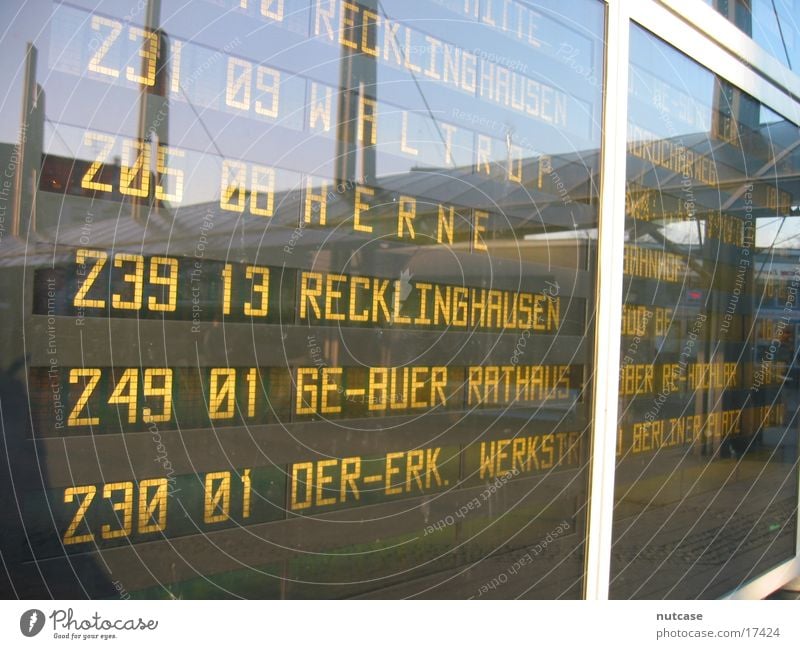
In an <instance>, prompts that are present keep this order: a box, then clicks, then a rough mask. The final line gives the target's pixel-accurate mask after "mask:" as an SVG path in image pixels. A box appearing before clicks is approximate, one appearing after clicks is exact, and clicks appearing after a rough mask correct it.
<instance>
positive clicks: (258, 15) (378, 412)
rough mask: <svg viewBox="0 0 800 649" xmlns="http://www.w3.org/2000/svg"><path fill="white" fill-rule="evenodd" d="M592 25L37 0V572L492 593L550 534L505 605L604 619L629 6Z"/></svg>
mask: <svg viewBox="0 0 800 649" xmlns="http://www.w3.org/2000/svg"><path fill="white" fill-rule="evenodd" d="M578 4H579V5H580V12H581V16H582V21H581V23H580V24H577V23H576V22H575V21H574V20H573V19H572V18H570V17H569V16H566V15H564V13H563V8H562V7H560V6H559V4H558V3H556V2H551V1H550V0H541V1H540V2H536V3H528V2H518V1H516V0H512V1H510V2H506V3H502V5H501V3H491V2H466V3H461V2H449V1H444V2H438V1H437V2H415V3H411V5H413V7H412V6H410V5H408V4H407V3H404V2H394V1H392V2H383V3H376V2H373V1H372V0H367V1H365V2H361V3H351V2H340V1H339V0H301V1H299V2H292V3H285V2H281V1H273V2H248V1H247V0H242V1H239V0H235V1H233V0H231V1H230V2H227V1H226V2H222V3H220V2H216V1H214V2H212V1H200V2H196V3H192V4H191V6H189V5H183V4H181V3H177V2H173V1H172V0H162V2H161V3H159V7H158V8H157V9H154V8H152V7H151V8H149V9H148V10H147V11H144V10H136V9H132V10H130V11H127V12H121V10H120V9H119V8H118V7H114V6H112V4H109V3H101V4H100V5H97V6H95V5H94V4H91V3H87V2H83V1H82V0H75V1H74V2H70V3H54V2H49V1H48V0H36V1H35V2H31V3H30V4H29V5H26V9H25V12H24V15H22V16H21V18H20V19H19V20H20V21H21V23H20V24H25V25H28V31H30V38H29V40H30V41H31V43H32V48H31V49H30V50H29V51H26V52H18V53H17V56H18V57H26V56H27V57H28V58H27V61H28V70H29V75H28V77H27V81H24V80H20V81H19V82H18V83H17V86H15V87H17V89H18V90H19V92H20V97H22V96H26V97H29V98H30V97H32V96H34V95H35V101H28V102H23V111H22V113H21V115H17V114H14V113H13V111H11V112H8V113H6V109H2V110H3V116H4V123H5V124H7V125H11V124H13V125H14V127H15V129H16V127H17V126H18V127H19V129H18V130H14V131H13V132H10V131H8V127H6V126H0V133H2V138H0V142H7V143H9V144H8V146H7V147H6V145H5V144H4V145H3V147H5V148H3V149H2V152H3V155H4V156H5V155H6V152H7V153H8V156H15V159H18V160H19V162H17V163H15V165H16V166H17V167H18V168H19V175H20V177H21V178H22V177H23V176H24V178H25V180H24V182H23V181H20V184H19V187H20V189H19V190H18V191H17V190H15V192H16V193H15V197H14V201H15V205H16V207H15V208H14V209H15V212H14V218H13V224H14V226H13V231H12V232H9V234H8V236H3V237H2V238H0V263H3V265H4V266H5V267H7V268H6V270H7V271H8V272H7V275H6V277H7V280H6V285H7V286H8V287H9V301H10V302H9V304H13V305H14V306H13V308H12V309H10V310H8V311H5V310H4V311H2V313H1V314H0V318H2V319H3V322H4V323H6V324H7V327H8V331H9V336H8V338H7V340H6V341H5V342H3V343H0V344H2V345H4V353H3V355H2V356H1V357H2V358H4V359H8V360H7V362H6V365H5V366H4V367H3V370H4V371H5V372H6V376H7V380H6V381H5V383H4V384H3V386H2V394H0V396H2V403H3V404H4V408H3V418H4V425H5V427H6V428H7V429H8V430H13V431H14V437H13V440H12V441H13V443H12V444H11V446H10V450H9V453H10V454H14V462H13V464H12V466H13V468H12V469H11V471H10V473H9V475H8V480H9V481H10V483H11V484H13V485H14V486H15V488H16V489H17V490H18V492H19V494H20V495H19V503H20V506H19V508H18V509H19V512H21V513H19V514H18V515H17V518H16V519H15V520H16V521H17V523H18V524H15V525H12V526H11V528H12V529H11V532H10V533H9V535H8V538H7V540H6V545H7V546H8V547H9V548H12V547H13V551H10V553H9V554H8V556H9V565H11V566H12V573H13V575H14V582H15V584H16V583H19V584H21V585H20V586H19V587H20V588H21V589H22V590H24V591H25V592H26V593H28V594H29V595H31V596H35V595H39V594H41V593H43V592H47V593H48V594H50V595H55V596H67V597H68V596H74V595H75V594H76V593H82V594H83V595H88V596H90V597H109V596H114V595H115V593H116V592H117V590H118V588H117V586H116V585H115V584H119V583H124V584H125V589H126V592H128V593H129V594H130V595H131V596H133V597H150V598H155V597H184V596H185V597H227V596H230V594H231V593H235V594H237V595H240V596H247V597H285V598H293V597H296V598H301V597H317V598H319V597H346V596H355V595H359V596H377V597H405V596H408V595H411V594H413V593H414V591H415V589H417V588H418V584H419V583H420V582H419V581H418V580H419V579H426V580H431V583H432V584H434V585H433V586H432V588H433V590H434V591H435V596H441V597H464V598H468V597H487V596H489V595H488V591H487V589H486V588H485V587H484V586H485V583H486V582H487V581H489V580H490V579H491V578H492V576H493V575H494V574H496V572H497V568H496V567H495V566H493V565H489V563H486V562H484V561H483V559H484V558H485V557H497V559H495V558H493V559H492V562H494V561H499V562H501V563H502V565H503V566H505V565H506V564H508V565H509V566H513V565H515V564H517V563H519V562H520V556H521V555H525V554H526V553H528V554H529V555H530V548H532V547H537V544H539V547H540V548H541V547H542V544H544V548H545V549H544V550H537V551H536V552H535V553H534V554H535V556H536V557H537V558H536V560H535V561H533V560H531V561H525V562H524V563H525V564H526V569H525V570H526V573H527V575H526V577H525V578H520V579H517V580H511V581H510V582H509V585H508V586H507V587H506V588H504V589H501V590H499V591H498V592H493V593H492V594H491V596H494V597H498V596H499V597H518V596H523V597H525V596H527V597H580V595H581V592H582V584H583V569H584V547H585V531H586V526H585V515H586V510H587V499H588V489H587V484H588V453H589V446H590V445H589V439H590V435H591V421H590V415H589V413H590V412H591V407H592V399H593V396H592V382H593V367H592V358H593V351H594V339H593V333H592V332H593V330H594V322H595V310H596V305H595V293H596V278H597V274H596V264H597V249H596V231H597V226H598V204H599V197H598V187H599V168H600V150H599V143H600V133H601V122H602V116H601V94H602V93H601V89H602V63H603V37H604V22H605V15H604V14H605V11H604V5H603V3H601V2H599V1H597V0H581V1H580V2H579V3H578ZM503 5H504V6H503ZM574 10H576V8H572V9H570V12H572V11H574ZM43 17H46V18H43ZM43 20H44V22H45V28H44V29H42V21H43ZM452 21H457V22H458V24H459V25H460V28H459V30H458V31H453V30H452V29H450V28H448V24H451V22H452ZM208 25H214V29H207V28H206V27H207V26H208ZM26 33H27V32H26ZM36 34H39V36H36ZM26 83H27V85H24V84H26ZM12 85H13V84H12ZM22 86H24V88H23V87H22ZM31 93H32V94H31ZM6 117H7V119H6ZM7 131H8V132H7ZM19 132H21V133H23V134H24V135H23V136H22V137H21V138H17V135H18V134H19ZM18 140H19V142H20V143H21V144H13V142H16V141H18ZM4 159H5V158H4ZM9 159H10V158H9ZM721 227H722V225H721ZM21 247H24V252H23V251H22V248H21ZM644 254H645V253H642V254H641V255H639V257H637V258H636V260H634V256H635V255H636V253H635V252H633V249H631V251H627V252H626V264H628V265H630V266H631V267H633V266H634V265H636V266H637V267H638V266H641V268H643V269H646V270H645V271H643V272H650V273H651V275H649V276H652V277H657V276H658V277H660V276H661V275H664V279H665V281H672V280H670V279H669V277H668V276H674V275H675V273H676V272H679V271H678V270H677V268H678V263H677V262H675V261H674V260H661V259H658V260H656V259H645V258H644ZM629 257H630V259H629ZM640 258H641V259H640ZM653 269H656V270H653ZM658 269H660V270H658ZM666 317H667V316H666V315H665V316H663V318H666ZM663 318H662V320H663ZM698 367H700V366H699V365H698ZM697 372H698V374H697V376H698V377H699V376H700V374H699V373H700V372H701V370H700V369H698V370H697ZM714 372H715V374H714V376H715V379H714V380H715V381H736V380H739V379H738V378H737V377H739V376H740V372H739V370H738V369H736V368H734V369H731V368H729V367H727V366H725V365H724V364H723V365H720V366H719V367H717V366H716V365H715V366H714ZM643 377H644V378H643ZM665 377H667V370H666V369H663V370H662V369H659V370H658V371H654V370H653V368H649V367H644V365H642V367H639V368H638V369H634V370H633V374H632V375H631V377H630V378H629V381H628V385H629V386H633V385H638V384H639V383H640V382H642V380H643V381H644V384H645V388H644V389H646V390H650V391H655V390H658V389H661V387H662V385H663V384H664V381H666V380H668V377H667V378H665ZM698 380H699V379H698ZM631 389H634V388H633V387H631ZM635 389H638V388H635ZM682 389H685V390H690V389H692V387H691V384H690V383H687V384H686V386H685V387H684V388H682ZM12 402H13V403H15V404H18V405H19V404H24V407H19V408H16V409H14V411H13V413H11V412H10V411H9V410H8V409H6V408H5V404H6V403H12ZM22 413H27V414H25V415H24V416H22ZM719 425H720V426H729V425H733V424H731V422H730V421H729V420H728V419H727V418H726V419H725V420H724V422H721V423H720V424H719ZM695 426H697V424H696V423H688V422H687V423H686V428H687V431H688V432H686V433H685V434H684V436H683V437H681V438H680V439H681V440H684V439H689V438H691V435H692V434H693V432H692V431H693V430H694V427H695ZM645 437H646V438H647V442H645V441H643V440H644V439H645ZM667 438H668V435H667V434H666V433H664V432H663V431H662V430H661V429H658V428H657V427H654V428H653V429H652V430H651V431H648V432H647V433H646V434H645V433H644V432H636V433H633V437H632V439H634V440H635V441H634V442H632V443H636V444H638V445H639V447H641V448H643V449H644V448H645V447H647V448H655V447H656V446H657V445H658V444H666V443H667V442H666V441H664V440H666V439H667ZM656 439H657V440H658V442H656V441H654V440H656ZM637 440H638V441H637ZM676 443H677V442H676ZM680 443H685V442H684V441H681V442H680ZM545 539H550V540H547V541H545ZM540 554H541V556H539V555H540ZM145 555H146V557H147V558H145V559H143V561H144V563H145V564H146V569H145V570H143V569H142V566H141V562H139V563H137V561H138V559H134V557H144V556H145ZM4 556H6V554H5V552H4ZM531 556H533V555H531ZM40 559H41V560H42V561H41V562H40V561H39V560H40ZM37 563H45V564H46V565H47V568H46V569H45V570H44V572H43V573H42V574H39V575H38V576H37V575H34V574H32V573H31V566H33V565H36V564H37ZM554 565H555V566H556V567H555V568H553V566H554ZM468 566H473V568H471V569H470V570H465V568H466V567H468ZM76 567H77V569H74V568H76ZM503 569H505V568H503ZM530 584H535V585H534V586H533V587H531V586H530ZM482 587H483V588H482Z"/></svg>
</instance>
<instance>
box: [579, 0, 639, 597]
mask: <svg viewBox="0 0 800 649" xmlns="http://www.w3.org/2000/svg"><path fill="white" fill-rule="evenodd" d="M628 50H629V10H628V3H627V2H626V1H625V0H609V2H608V17H607V22H606V60H605V74H604V79H605V84H606V85H605V93H604V96H603V136H602V145H601V161H602V162H601V164H602V173H601V174H600V224H599V228H598V234H597V249H598V252H597V255H598V264H597V267H598V273H597V285H596V295H597V299H596V304H597V319H596V321H595V332H594V335H595V346H594V370H595V373H594V399H593V405H592V422H593V431H592V438H591V439H592V441H591V455H590V460H589V462H590V467H589V468H590V473H589V512H588V531H587V540H586V543H587V548H586V579H585V582H584V583H585V590H584V597H585V598H586V599H590V600H605V599H608V588H609V573H610V565H611V527H612V522H613V514H614V468H615V466H614V465H615V455H616V453H615V450H616V437H617V403H618V395H617V389H618V383H619V354H620V351H619V350H620V327H621V323H620V309H621V304H622V269H623V264H622V261H623V252H624V245H625V162H626V155H625V145H626V137H625V134H626V125H627V117H628V110H627V106H628V100H627V97H628Z"/></svg>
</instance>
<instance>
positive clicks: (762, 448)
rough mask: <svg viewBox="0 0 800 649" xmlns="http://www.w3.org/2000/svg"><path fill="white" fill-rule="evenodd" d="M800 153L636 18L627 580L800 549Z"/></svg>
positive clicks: (692, 582) (623, 380)
mask: <svg viewBox="0 0 800 649" xmlns="http://www.w3.org/2000/svg"><path fill="white" fill-rule="evenodd" d="M799 168H800V133H799V132H798V129H797V127H796V126H795V125H794V124H791V123H789V122H788V121H787V120H785V119H783V118H782V117H780V116H779V115H776V114H775V113H773V112H772V111H770V110H769V109H768V108H767V107H765V106H763V105H761V104H759V103H758V102H757V101H755V100H754V99H752V98H751V97H749V96H747V95H746V94H744V93H743V92H741V91H740V90H739V89H737V88H736V87H734V86H732V85H730V84H729V83H727V82H726V81H724V80H722V79H720V78H718V77H715V76H714V75H713V74H711V73H709V72H708V71H706V70H705V69H703V68H702V67H700V66H699V65H697V64H696V63H694V62H692V61H690V60H688V59H687V58H685V57H684V56H683V55H681V54H679V53H677V52H676V51H674V50H673V49H672V48H670V47H669V46H667V45H665V44H664V43H662V42H660V41H658V40H657V39H655V38H654V37H652V36H651V35H649V34H648V33H646V32H645V31H644V30H642V29H640V28H633V29H632V31H631V65H630V84H629V124H628V163H627V201H626V207H627V209H626V221H625V223H626V245H625V261H624V267H625V284H624V287H625V288H624V291H625V292H624V304H623V308H622V343H621V344H622V348H621V361H620V362H621V367H620V401H619V403H620V417H619V430H618V444H617V460H618V464H617V473H616V504H615V526H614V549H613V555H612V557H613V565H612V582H611V594H612V596H613V597H617V598H687V597H704V598H711V597H718V596H721V595H723V594H724V593H726V592H728V591H731V590H733V589H734V588H736V587H738V586H740V585H741V584H743V583H744V582H746V581H747V580H748V579H751V578H753V577H755V576H757V575H758V574H760V573H762V572H764V571H765V570H767V569H769V568H771V567H774V566H775V565H776V564H778V563H779V562H781V561H782V560H785V559H788V558H790V557H792V556H793V555H794V552H795V539H796V526H797V520H796V512H797V470H796V467H797V440H798V420H797V410H798V381H800V376H798V365H797V351H798V338H797V334H798V325H800V309H798V303H797V291H798V287H800V266H798V248H800V228H798V225H797V218H798V216H800V208H798V205H797V197H798V195H800V183H799V181H798V169H799Z"/></svg>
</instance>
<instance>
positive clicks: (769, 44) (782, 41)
mask: <svg viewBox="0 0 800 649" xmlns="http://www.w3.org/2000/svg"><path fill="white" fill-rule="evenodd" d="M706 2H707V3H708V4H710V5H712V6H716V5H717V3H716V2H714V0H706ZM726 4H728V3H727V2H726ZM737 4H738V2H737ZM747 4H749V5H750V6H751V8H752V15H751V16H750V17H749V23H750V26H749V29H748V30H747V33H748V35H750V36H752V38H753V40H754V41H755V42H756V43H758V44H759V45H761V47H763V48H764V49H765V50H767V52H769V53H770V54H772V56H774V57H775V58H776V59H778V60H779V61H780V62H781V63H783V64H787V65H788V66H789V67H790V68H792V69H793V70H795V71H797V70H798V69H800V0H748V3H747ZM738 16H739V18H738V20H739V21H741V23H742V24H740V25H739V27H740V28H742V27H744V26H745V24H746V22H745V21H748V17H747V15H746V12H745V11H744V10H743V9H742V8H741V7H739V8H738ZM726 17H727V16H726Z"/></svg>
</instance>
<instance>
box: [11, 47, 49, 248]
mask: <svg viewBox="0 0 800 649" xmlns="http://www.w3.org/2000/svg"><path fill="white" fill-rule="evenodd" d="M36 59H37V51H36V48H35V47H34V46H33V45H32V44H31V43H28V49H27V53H26V55H25V78H24V81H23V87H22V115H21V117H20V133H19V142H18V143H17V145H16V147H15V150H16V153H17V160H16V166H15V169H14V196H13V202H12V204H11V234H12V235H14V236H25V235H26V233H27V232H28V229H29V228H30V229H31V230H32V231H35V230H36V213H35V207H36V189H37V187H38V184H39V169H40V168H41V164H42V147H43V145H44V92H43V91H42V89H41V87H40V86H39V85H38V84H37V83H36ZM12 160H13V158H12Z"/></svg>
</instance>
